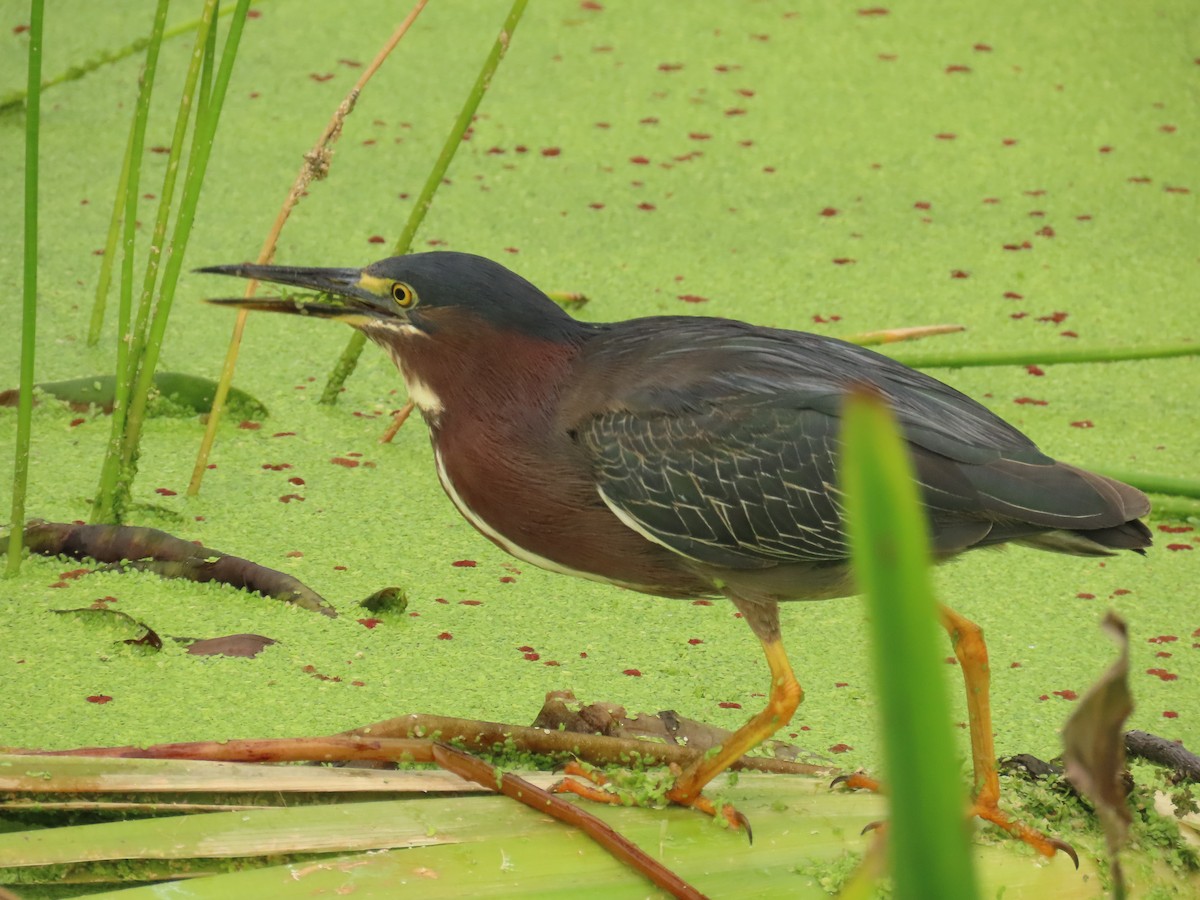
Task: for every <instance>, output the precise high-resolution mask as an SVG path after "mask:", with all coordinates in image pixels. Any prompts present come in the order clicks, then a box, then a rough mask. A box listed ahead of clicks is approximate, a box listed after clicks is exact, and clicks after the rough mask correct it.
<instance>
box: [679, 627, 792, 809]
mask: <svg viewBox="0 0 1200 900" xmlns="http://www.w3.org/2000/svg"><path fill="white" fill-rule="evenodd" d="M761 640H762V644H763V650H764V652H765V653H766V655H767V665H768V666H769V667H770V669H771V691H770V694H769V695H768V697H767V706H766V709H764V710H763V711H762V712H760V713H759V714H758V715H756V716H754V718H752V719H751V720H750V721H749V722H747V723H746V724H745V725H743V726H742V727H741V728H739V729H738V730H737V731H735V732H734V733H733V734H732V735H730V737H729V740H727V741H726V742H725V743H724V744H722V745H721V748H720V749H719V750H718V751H717V752H716V753H714V754H711V755H710V754H705V755H703V756H701V757H699V758H698V759H696V760H695V761H694V762H692V763H691V764H690V765H689V766H688V767H687V768H686V769H684V771H683V773H682V774H680V776H679V777H678V778H677V779H675V786H674V787H672V788H671V790H669V791H668V792H667V797H668V798H670V800H671V801H672V802H673V803H679V804H681V805H684V806H693V807H696V808H697V809H700V810H703V811H704V812H708V813H710V814H711V813H713V812H714V809H713V805H712V803H711V802H709V801H708V800H707V799H706V798H704V797H703V796H701V794H700V792H701V791H702V790H703V789H704V786H705V785H706V784H708V783H709V782H710V781H712V780H713V778H715V777H716V776H717V775H719V774H720V773H721V772H724V771H725V770H726V769H728V768H729V767H730V766H731V765H732V764H733V763H734V762H735V761H737V760H738V759H740V758H741V756H742V755H743V754H744V753H746V751H748V750H753V749H754V748H755V747H757V746H758V745H759V744H761V743H762V742H763V741H765V740H766V739H767V738H769V737H770V736H771V735H773V734H774V733H775V732H776V731H778V730H779V729H780V728H782V727H783V726H784V725H786V724H787V723H788V722H790V721H791V719H792V715H793V714H794V713H795V712H796V707H798V706H799V705H800V701H801V700H802V699H803V698H804V691H803V690H801V688H800V682H798V681H797V680H796V676H795V674H793V672H792V667H791V665H790V664H789V663H788V659H787V653H786V652H785V651H784V649H783V642H782V641H781V640H780V638H779V635H778V633H776V634H774V635H771V636H768V637H764V638H761ZM724 814H725V816H726V818H729V817H730V815H731V814H732V810H728V809H727V810H725V811H724ZM734 815H736V814H734ZM739 818H740V817H739ZM730 821H731V822H733V821H734V820H733V819H730ZM735 824H736V823H735ZM743 824H744V823H743Z"/></svg>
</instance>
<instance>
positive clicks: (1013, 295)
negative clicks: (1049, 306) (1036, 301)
mask: <svg viewBox="0 0 1200 900" xmlns="http://www.w3.org/2000/svg"><path fill="white" fill-rule="evenodd" d="M1004 299H1005V300H1024V299H1025V295H1024V294H1018V293H1017V292H1016V291H1005V292H1004Z"/></svg>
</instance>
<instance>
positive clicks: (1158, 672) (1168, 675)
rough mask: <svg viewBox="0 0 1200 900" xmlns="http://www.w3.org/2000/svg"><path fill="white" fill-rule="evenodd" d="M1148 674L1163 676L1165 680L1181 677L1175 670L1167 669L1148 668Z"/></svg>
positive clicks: (1157, 676)
mask: <svg viewBox="0 0 1200 900" xmlns="http://www.w3.org/2000/svg"><path fill="white" fill-rule="evenodd" d="M1146 674H1147V675H1153V676H1155V677H1156V678H1161V679H1162V680H1163V681H1175V680H1176V679H1178V678H1179V676H1178V675H1176V674H1175V673H1174V672H1168V671H1167V670H1166V669H1147V670H1146Z"/></svg>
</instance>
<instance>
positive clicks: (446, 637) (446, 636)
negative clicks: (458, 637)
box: [438, 631, 454, 641]
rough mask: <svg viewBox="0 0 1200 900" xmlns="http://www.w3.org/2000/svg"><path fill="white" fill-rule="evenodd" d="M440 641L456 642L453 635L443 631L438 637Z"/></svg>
mask: <svg viewBox="0 0 1200 900" xmlns="http://www.w3.org/2000/svg"><path fill="white" fill-rule="evenodd" d="M438 640H439V641H452V640H454V635H452V634H451V633H450V632H448V631H443V632H442V633H441V634H439V635H438Z"/></svg>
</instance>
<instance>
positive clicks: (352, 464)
mask: <svg viewBox="0 0 1200 900" xmlns="http://www.w3.org/2000/svg"><path fill="white" fill-rule="evenodd" d="M329 461H330V462H331V463H333V464H334V465H335V466H342V467H343V468H346V469H356V468H358V465H359V463H358V460H357V459H347V458H346V457H345V456H335V457H333V458H332V459H331V460H329Z"/></svg>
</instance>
